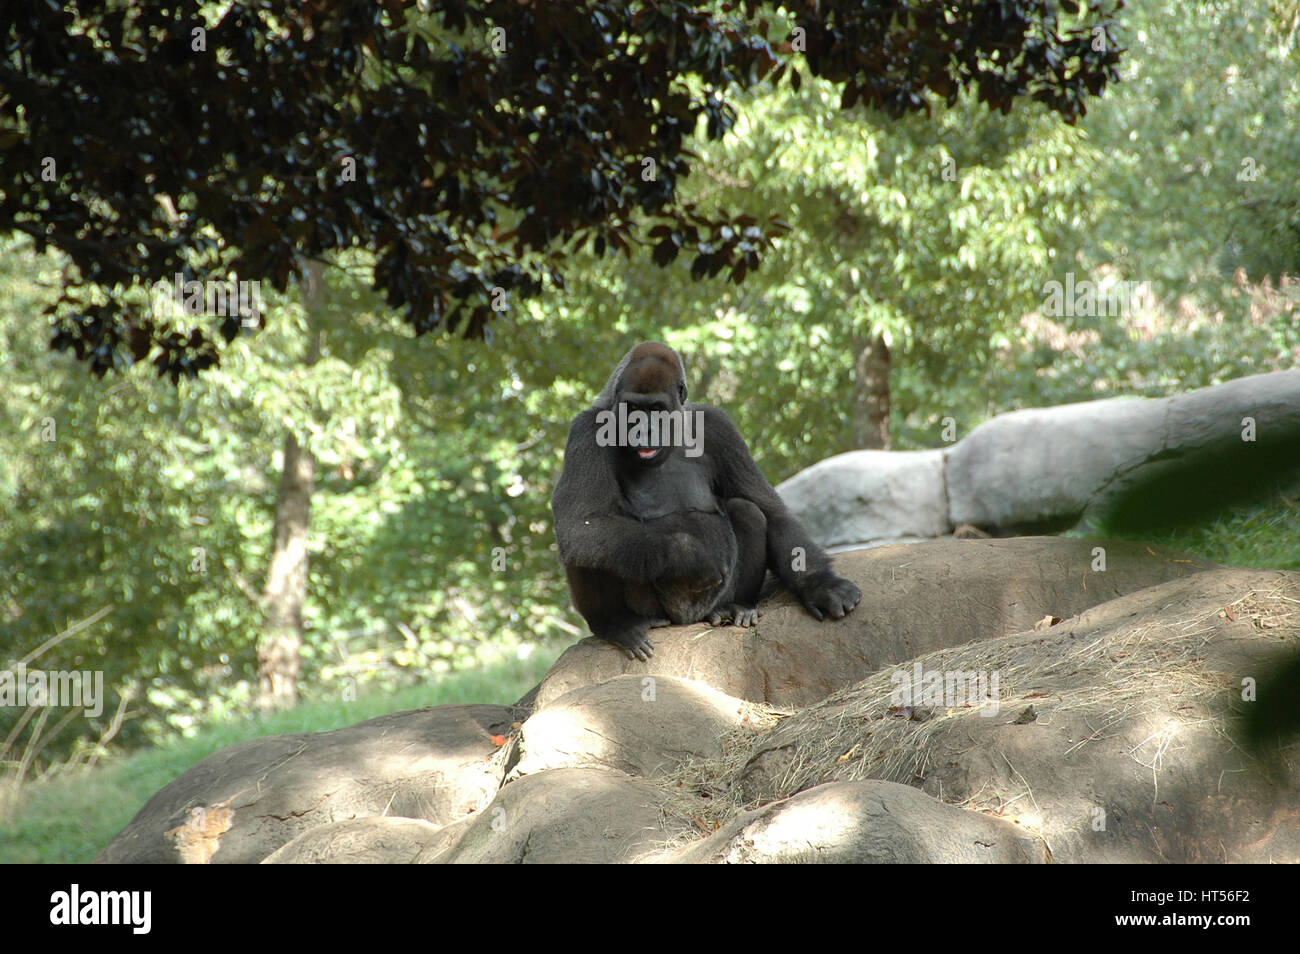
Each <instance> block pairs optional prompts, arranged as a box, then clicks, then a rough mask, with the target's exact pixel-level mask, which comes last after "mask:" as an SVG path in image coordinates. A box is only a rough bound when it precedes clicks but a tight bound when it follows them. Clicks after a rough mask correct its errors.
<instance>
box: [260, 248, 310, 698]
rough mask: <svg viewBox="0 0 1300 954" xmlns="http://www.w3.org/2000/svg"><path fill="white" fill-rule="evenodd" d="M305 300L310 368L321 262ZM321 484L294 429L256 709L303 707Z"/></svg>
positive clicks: (266, 597)
mask: <svg viewBox="0 0 1300 954" xmlns="http://www.w3.org/2000/svg"><path fill="white" fill-rule="evenodd" d="M307 272H308V281H307V283H306V287H305V288H304V294H303V299H304V303H305V304H306V305H307V353H306V355H305V356H304V359H303V363H304V364H305V365H312V364H315V363H316V361H317V360H318V359H319V358H320V334H319V331H318V330H317V327H316V322H315V321H314V320H313V318H312V310H313V307H314V306H315V304H316V302H318V301H319V299H320V294H321V288H322V282H323V275H322V271H321V268H320V266H319V265H318V264H316V263H311V264H309V265H308V268H307ZM315 486H316V458H315V457H314V456H313V455H312V452H311V450H310V449H309V448H307V447H304V446H303V445H302V443H300V442H299V440H298V436H297V435H296V434H294V433H293V432H292V431H289V432H287V433H286V434H285V435H284V469H283V470H282V471H281V473H280V487H279V490H278V491H277V493H276V496H275V526H274V528H273V529H272V531H271V559H270V564H269V566H268V567H267V572H266V588H265V589H264V590H263V593H262V599H263V603H264V606H265V609H266V623H265V628H264V629H263V631H262V638H261V639H260V640H259V641H258V646H257V705H258V708H260V709H262V710H263V711H264V712H265V711H270V710H273V709H288V708H291V707H293V706H295V705H297V703H298V673H299V671H300V670H301V668H302V660H301V651H302V633H303V627H302V607H303V603H304V602H305V601H306V599H307V543H308V540H309V538H310V536H311V494H312V490H313V489H314V488H315Z"/></svg>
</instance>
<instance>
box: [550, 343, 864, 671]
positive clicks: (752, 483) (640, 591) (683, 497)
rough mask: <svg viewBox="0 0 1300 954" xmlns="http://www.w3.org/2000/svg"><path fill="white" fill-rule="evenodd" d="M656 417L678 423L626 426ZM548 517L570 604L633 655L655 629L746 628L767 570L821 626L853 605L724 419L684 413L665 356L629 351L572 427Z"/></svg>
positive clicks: (646, 647) (655, 350)
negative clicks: (670, 428) (672, 429)
mask: <svg viewBox="0 0 1300 954" xmlns="http://www.w3.org/2000/svg"><path fill="white" fill-rule="evenodd" d="M620 405H621V406H622V407H620ZM636 412H641V415H638V414H637V413H636ZM665 412H666V413H665ZM620 415H622V419H623V420H625V421H627V422H628V427H627V428H626V429H625V432H624V434H623V435H622V437H621V440H622V443H621V444H620V443H618V442H619V440H620V437H619V435H618V434H617V425H618V423H619V421H620ZM656 418H657V419H658V421H659V422H660V424H661V425H662V424H665V423H672V422H673V421H674V419H675V420H676V421H677V422H680V424H679V426H678V430H677V433H676V434H672V433H665V432H664V431H665V430H666V428H665V427H662V426H661V427H660V430H659V432H658V433H656V432H655V431H654V430H653V429H652V428H642V429H638V427H637V426H635V425H636V422H637V421H642V422H644V421H648V420H654V419H656ZM692 424H693V425H694V429H692V428H691V427H690V425H692ZM680 425H685V429H682V426H680ZM683 445H684V446H683ZM551 509H552V510H553V511H554V513H555V536H556V540H557V541H558V543H559V548H560V559H561V561H562V562H563V563H564V569H565V574H566V575H567V576H568V580H569V592H570V593H571V594H572V596H573V605H574V606H575V607H577V609H578V612H580V613H581V614H582V615H583V617H584V618H585V619H586V620H587V625H589V626H590V627H591V631H592V632H593V633H595V634H596V635H597V636H601V637H603V638H605V639H607V640H609V641H610V642H613V643H616V644H618V645H619V646H622V647H623V648H624V649H625V650H626V651H627V653H628V656H629V657H635V658H637V659H641V660H646V659H648V658H649V657H650V656H651V654H652V653H653V652H654V644H653V643H652V642H651V641H650V638H649V636H648V635H647V634H646V630H647V629H648V628H650V627H652V626H665V625H668V624H669V623H678V624H681V623H695V622H701V621H703V620H708V621H709V622H711V623H713V624H714V625H717V624H719V623H722V622H725V621H728V620H734V621H735V622H736V624H738V625H741V626H752V625H753V624H754V622H755V621H756V620H757V618H758V610H757V608H756V607H757V604H758V596H759V591H760V590H761V589H762V587H763V578H764V574H765V572H766V571H767V570H768V569H771V570H773V571H774V572H775V573H776V575H777V576H778V577H780V579H781V582H782V583H784V584H785V585H786V586H787V587H789V588H790V589H791V590H793V591H794V592H795V593H796V594H797V595H798V596H799V599H800V600H801V601H802V602H803V605H804V606H805V607H807V609H808V612H810V613H811V614H812V615H813V616H815V617H816V618H817V619H819V620H820V619H824V618H825V617H826V616H831V617H834V618H835V619H839V618H840V617H842V616H844V615H845V614H846V613H848V612H850V611H851V610H852V609H853V608H854V607H855V606H857V605H858V601H859V600H860V599H861V598H862V593H861V592H860V591H859V590H858V588H857V586H855V585H854V584H853V583H852V582H850V581H849V580H846V579H843V578H842V577H839V576H836V575H835V573H834V572H833V571H832V570H831V565H830V559H829V558H828V557H827V556H826V554H825V553H824V552H823V551H822V549H821V548H820V547H818V546H817V545H816V544H815V543H813V542H812V540H811V539H810V538H809V536H808V533H807V531H805V530H804V528H803V527H802V526H801V525H800V523H799V521H798V520H797V519H795V517H794V515H793V514H791V513H790V511H789V510H788V509H787V508H786V506H785V504H784V503H783V502H782V501H781V498H780V497H779V496H777V493H776V491H775V490H773V489H772V485H771V484H769V483H768V482H767V480H766V478H764V477H763V475H762V473H761V472H760V471H759V469H758V467H757V466H756V465H755V464H754V459H753V457H751V456H750V453H749V448H748V446H746V444H745V439H744V438H743V437H741V436H740V433H739V432H738V431H737V430H736V428H735V425H733V424H732V423H731V420H730V418H728V417H727V415H726V414H725V413H724V412H723V411H722V410H720V409H718V408H715V407H708V406H705V405H699V404H688V403H686V376H685V370H684V369H683V367H682V361H681V358H679V357H678V356H677V352H675V351H673V349H672V348H669V347H668V346H667V345H662V344H654V343H647V344H639V345H637V346H636V347H635V348H633V349H632V350H631V351H629V352H628V353H627V355H626V356H625V357H624V358H623V360H622V361H621V362H619V365H618V367H617V368H615V369H614V373H613V375H611V376H610V379H609V383H608V384H606V385H605V390H603V391H602V392H601V393H600V396H599V397H598V398H596V401H595V403H594V404H593V405H592V406H591V407H590V408H588V409H587V410H585V411H583V412H582V413H581V414H579V415H578V416H577V417H576V418H575V419H574V421H573V426H572V427H571V428H570V430H569V442H568V444H567V445H566V447H565V449H564V472H563V473H562V474H561V475H560V482H559V484H558V485H557V486H556V488H555V494H554V496H552V498H551Z"/></svg>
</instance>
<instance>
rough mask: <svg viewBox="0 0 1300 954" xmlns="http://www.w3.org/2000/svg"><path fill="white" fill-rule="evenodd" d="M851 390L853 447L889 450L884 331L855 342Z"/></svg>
mask: <svg viewBox="0 0 1300 954" xmlns="http://www.w3.org/2000/svg"><path fill="white" fill-rule="evenodd" d="M856 350H857V361H856V362H855V367H856V371H857V374H856V375H855V378H856V380H855V382H854V389H853V391H854V393H853V446H854V447H855V448H861V449H865V450H889V371H890V367H891V363H892V360H893V359H892V357H891V355H890V353H889V345H888V344H886V343H885V336H884V334H877V335H876V336H875V337H873V338H872V339H871V340H870V341H867V342H862V341H859V342H857V348H856Z"/></svg>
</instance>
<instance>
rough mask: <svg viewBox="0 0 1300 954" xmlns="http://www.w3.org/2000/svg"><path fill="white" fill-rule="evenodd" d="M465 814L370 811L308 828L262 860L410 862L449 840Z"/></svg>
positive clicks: (448, 843)
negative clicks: (425, 816) (439, 817)
mask: <svg viewBox="0 0 1300 954" xmlns="http://www.w3.org/2000/svg"><path fill="white" fill-rule="evenodd" d="M467 823H468V818H465V819H462V820H461V821H459V822H455V823H453V824H451V825H444V826H441V827H440V826H438V825H434V824H432V823H431V822H427V821H421V820H419V819H416V818H392V817H388V816H384V815H372V816H369V817H367V818H352V819H349V820H348V821H341V822H331V823H329V824H327V825H321V826H320V827H318V828H311V829H309V830H307V831H304V832H303V833H302V834H300V835H298V836H297V837H296V838H294V839H293V841H290V842H289V843H288V844H285V845H282V846H281V847H279V848H277V849H276V850H275V851H274V852H272V853H271V855H270V856H269V857H267V858H264V859H263V860H262V864H264V865H302V864H312V865H411V864H419V863H421V862H424V861H428V860H429V859H430V858H434V857H436V856H437V855H438V854H439V853H441V852H443V851H445V850H446V849H447V848H448V847H450V846H451V845H453V844H455V841H456V838H457V837H458V836H459V835H460V832H461V830H462V828H463V826H465V825H466V824H467Z"/></svg>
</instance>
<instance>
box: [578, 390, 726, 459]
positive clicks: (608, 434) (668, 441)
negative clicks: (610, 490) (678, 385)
mask: <svg viewBox="0 0 1300 954" xmlns="http://www.w3.org/2000/svg"><path fill="white" fill-rule="evenodd" d="M596 425H597V430H596V444H597V445H598V446H600V447H635V448H638V449H646V450H649V449H652V448H659V447H682V448H685V452H686V456H687V457H699V456H700V455H701V454H703V453H704V412H703V411H701V410H695V411H688V410H686V409H685V408H677V409H676V410H673V411H643V410H641V409H640V408H635V407H634V408H629V407H628V405H627V403H626V402H623V401H620V402H619V405H618V409H617V410H613V409H609V410H604V411H597V412H596Z"/></svg>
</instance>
